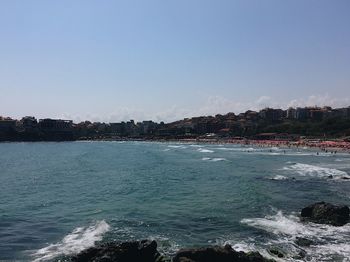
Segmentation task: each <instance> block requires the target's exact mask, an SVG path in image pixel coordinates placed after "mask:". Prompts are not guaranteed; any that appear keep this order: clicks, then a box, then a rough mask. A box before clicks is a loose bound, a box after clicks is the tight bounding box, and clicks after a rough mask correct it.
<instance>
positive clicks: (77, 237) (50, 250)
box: [33, 220, 110, 262]
mask: <svg viewBox="0 0 350 262" xmlns="http://www.w3.org/2000/svg"><path fill="white" fill-rule="evenodd" d="M109 229H110V226H109V225H108V224H107V223H106V222H105V221H104V220H102V221H99V222H97V223H96V224H94V225H91V226H89V227H78V228H76V229H74V230H73V231H72V232H71V233H70V234H68V235H66V236H65V237H64V238H63V239H62V240H61V241H60V242H58V243H56V244H50V245H49V246H47V247H44V248H41V249H39V250H37V251H36V252H35V253H34V254H33V258H34V260H33V261H34V262H39V261H47V260H51V259H54V258H55V257H58V256H62V255H73V254H77V253H79V252H81V251H82V250H84V249H87V248H89V247H92V246H94V244H95V242H97V241H100V240H102V236H103V234H105V233H106V232H108V231H109Z"/></svg>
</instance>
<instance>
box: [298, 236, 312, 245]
mask: <svg viewBox="0 0 350 262" xmlns="http://www.w3.org/2000/svg"><path fill="white" fill-rule="evenodd" d="M313 243H314V242H313V241H312V240H310V239H307V238H303V237H297V238H296V240H295V244H297V245H298V246H301V247H308V246H310V245H312V244H313Z"/></svg>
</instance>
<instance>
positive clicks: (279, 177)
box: [269, 175, 288, 180]
mask: <svg viewBox="0 0 350 262" xmlns="http://www.w3.org/2000/svg"><path fill="white" fill-rule="evenodd" d="M269 179H270V180H287V179H288V177H286V176H282V175H275V176H274V177H270V178H269Z"/></svg>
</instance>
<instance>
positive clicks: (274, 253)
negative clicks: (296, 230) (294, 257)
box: [269, 248, 284, 258]
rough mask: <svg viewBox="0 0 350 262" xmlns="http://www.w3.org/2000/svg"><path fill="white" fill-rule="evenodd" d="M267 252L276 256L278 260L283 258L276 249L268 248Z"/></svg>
mask: <svg viewBox="0 0 350 262" xmlns="http://www.w3.org/2000/svg"><path fill="white" fill-rule="evenodd" d="M269 251H270V253H271V254H272V255H274V256H277V257H279V258H283V257H284V254H283V253H282V252H281V251H280V250H279V249H277V248H270V250H269Z"/></svg>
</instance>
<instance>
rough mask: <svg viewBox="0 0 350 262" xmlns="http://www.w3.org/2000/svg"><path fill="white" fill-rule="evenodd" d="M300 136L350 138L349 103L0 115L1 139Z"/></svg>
mask: <svg viewBox="0 0 350 262" xmlns="http://www.w3.org/2000/svg"><path fill="white" fill-rule="evenodd" d="M300 137H310V138H325V137H327V138H338V139H343V140H346V141H347V140H348V139H349V137H350V106H349V107H345V108H331V107H329V106H325V107H303V108H301V107H300V108H299V107H298V108H288V109H287V110H283V109H273V108H264V109H262V110H260V111H251V110H248V111H246V112H244V113H240V114H235V113H227V114H225V115H221V114H218V115H215V116H200V117H192V118H185V119H183V120H179V121H176V122H171V123H164V122H160V123H156V122H153V121H151V120H149V121H142V122H135V121H134V120H130V121H127V122H119V123H101V122H90V121H84V122H80V123H74V122H73V121H72V120H63V119H39V120H38V119H36V118H35V117H33V116H25V117H23V118H22V119H20V120H16V119H12V118H9V117H0V141H73V140H128V139H130V140H132V139H134V140H137V139H139V140H167V139H198V140H200V139H203V140H215V139H243V138H248V139H257V140H259V139H260V140H263V139H264V140H288V141H295V140H298V139H300Z"/></svg>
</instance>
